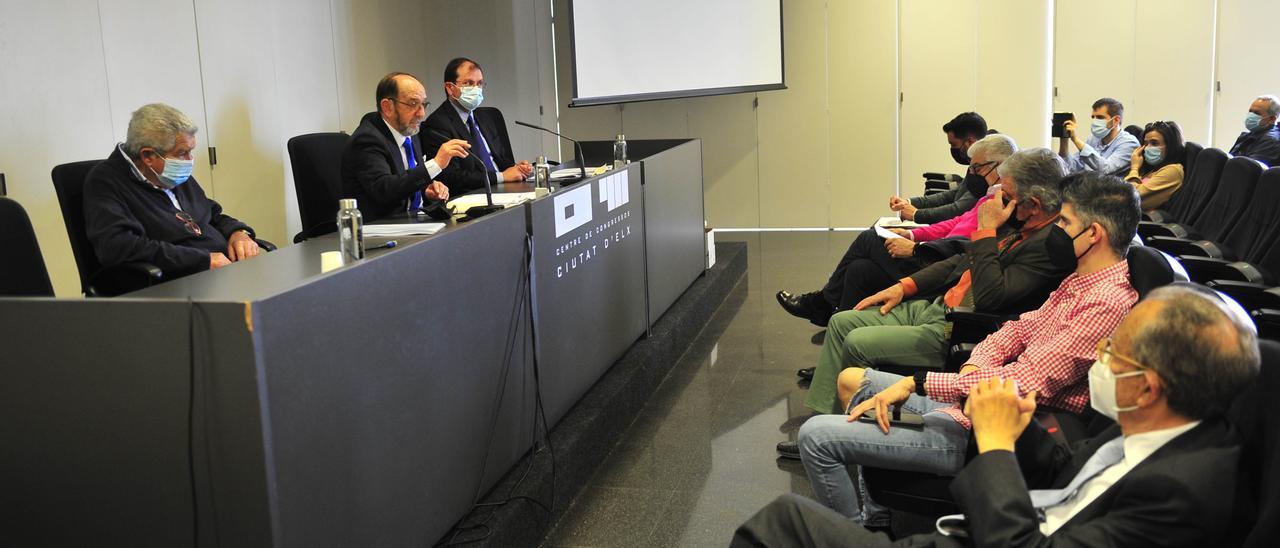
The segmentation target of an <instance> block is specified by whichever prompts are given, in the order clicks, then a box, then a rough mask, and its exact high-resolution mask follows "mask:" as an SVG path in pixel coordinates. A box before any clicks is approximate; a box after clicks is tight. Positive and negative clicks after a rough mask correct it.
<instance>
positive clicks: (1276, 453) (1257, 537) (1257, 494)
mask: <svg viewBox="0 0 1280 548" xmlns="http://www.w3.org/2000/svg"><path fill="white" fill-rule="evenodd" d="M1259 334H1260V335H1261V333H1259ZM1258 350H1259V351H1260V354H1261V358H1262V368H1261V371H1260V374H1259V376H1258V380H1257V381H1256V382H1254V383H1252V384H1251V385H1250V386H1249V387H1248V388H1246V389H1245V390H1244V392H1243V393H1241V395H1240V397H1238V398H1236V400H1235V401H1234V402H1232V406H1231V411H1230V413H1229V415H1228V416H1229V418H1230V420H1231V422H1232V424H1233V425H1234V426H1235V428H1236V431H1237V432H1238V433H1239V435H1240V438H1241V441H1242V445H1241V448H1240V449H1241V451H1240V465H1239V475H1238V476H1237V480H1236V507H1235V508H1234V511H1233V512H1232V516H1233V520H1234V521H1233V524H1232V526H1231V527H1229V528H1228V530H1229V531H1231V539H1230V540H1229V542H1228V543H1227V544H1228V545H1230V546H1244V547H1249V548H1253V547H1263V546H1268V547H1269V546H1275V542H1276V538H1278V537H1280V418H1277V415H1276V413H1275V412H1274V411H1273V407H1274V405H1273V404H1272V399H1273V398H1275V395H1276V392H1277V391H1280V343H1277V342H1275V341H1274V340H1261V341H1258Z"/></svg>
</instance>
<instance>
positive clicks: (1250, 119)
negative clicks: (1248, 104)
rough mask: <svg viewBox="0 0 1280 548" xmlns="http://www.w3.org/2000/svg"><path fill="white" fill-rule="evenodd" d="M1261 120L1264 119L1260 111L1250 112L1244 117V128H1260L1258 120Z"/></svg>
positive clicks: (1251, 129) (1250, 129)
mask: <svg viewBox="0 0 1280 548" xmlns="http://www.w3.org/2000/svg"><path fill="white" fill-rule="evenodd" d="M1261 121H1262V116H1259V115H1258V113H1256V112H1250V113H1249V114H1248V115H1246V116H1245V117H1244V128H1245V129H1247V130H1249V131H1253V130H1255V129H1258V122H1261Z"/></svg>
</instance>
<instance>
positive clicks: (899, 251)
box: [884, 238, 916, 259]
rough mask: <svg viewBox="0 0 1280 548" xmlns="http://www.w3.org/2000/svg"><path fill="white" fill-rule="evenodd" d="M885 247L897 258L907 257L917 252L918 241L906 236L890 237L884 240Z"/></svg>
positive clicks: (890, 254) (891, 255)
mask: <svg viewBox="0 0 1280 548" xmlns="http://www.w3.org/2000/svg"><path fill="white" fill-rule="evenodd" d="M884 249H885V250H886V251H888V252H889V256H890V257H893V258H895V259H905V258H907V257H910V256H912V255H914V254H915V250H916V243H915V242H913V241H911V240H908V239H906V238H889V239H888V240H885V241H884Z"/></svg>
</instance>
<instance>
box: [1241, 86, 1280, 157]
mask: <svg viewBox="0 0 1280 548" xmlns="http://www.w3.org/2000/svg"><path fill="white" fill-rule="evenodd" d="M1278 115H1280V98H1277V97H1276V96H1275V95H1260V96H1258V98H1256V99H1254V100H1253V103H1251V104H1250V105H1249V114H1248V115H1246V116H1245V118H1244V133H1241V134H1240V136H1239V137H1237V138H1236V142H1235V144H1234V145H1231V150H1230V151H1229V152H1230V153H1231V155H1232V156H1248V157H1250V158H1253V159H1254V160H1257V161H1259V162H1262V163H1264V164H1267V166H1268V167H1271V166H1276V165H1280V127H1276V117H1277V116H1278Z"/></svg>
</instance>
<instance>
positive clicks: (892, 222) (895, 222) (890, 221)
mask: <svg viewBox="0 0 1280 548" xmlns="http://www.w3.org/2000/svg"><path fill="white" fill-rule="evenodd" d="M875 226H887V227H890V228H920V227H922V226H929V225H922V224H920V223H917V222H914V221H904V220H902V219H899V218H897V217H881V218H880V219H879V220H877V221H876V225H875Z"/></svg>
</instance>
